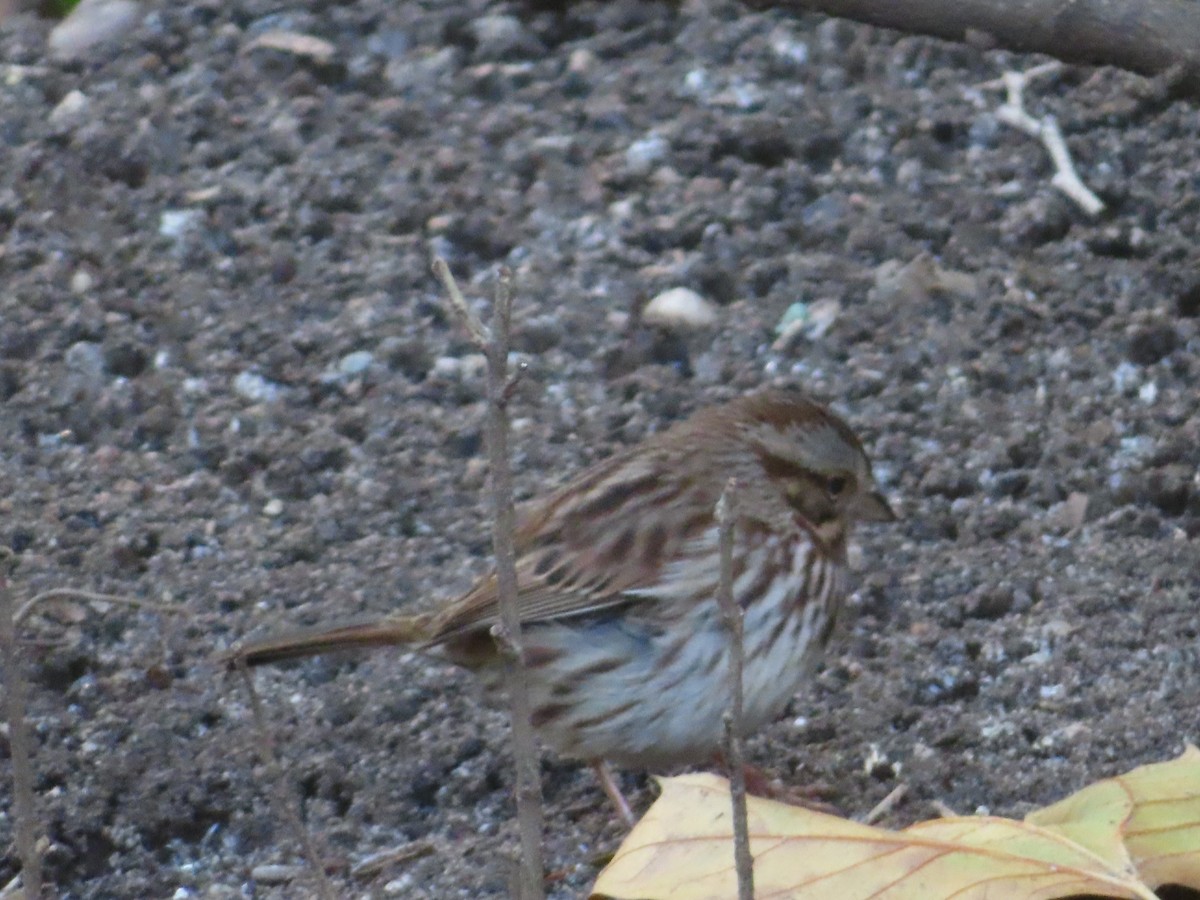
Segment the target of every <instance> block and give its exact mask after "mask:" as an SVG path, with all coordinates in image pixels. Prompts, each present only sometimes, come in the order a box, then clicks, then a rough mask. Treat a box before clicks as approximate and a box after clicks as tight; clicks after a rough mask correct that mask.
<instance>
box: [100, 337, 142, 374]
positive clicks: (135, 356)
mask: <svg viewBox="0 0 1200 900" xmlns="http://www.w3.org/2000/svg"><path fill="white" fill-rule="evenodd" d="M149 362H150V357H149V356H148V355H147V354H146V351H145V350H143V349H142V348H141V347H139V346H138V345H137V344H135V343H133V342H132V341H117V342H116V343H113V344H111V345H109V346H106V347H105V348H104V368H105V369H106V370H107V371H108V372H110V373H111V374H113V375H118V376H120V377H122V378H136V377H137V376H138V375H141V374H142V372H144V371H145V370H146V365H147V364H148V363H149Z"/></svg>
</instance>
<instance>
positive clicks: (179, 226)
mask: <svg viewBox="0 0 1200 900" xmlns="http://www.w3.org/2000/svg"><path fill="white" fill-rule="evenodd" d="M201 215H202V213H201V212H200V210H198V209H164V210H163V211H162V215H161V216H159V219H158V233H159V234H160V235H162V236H163V237H166V238H172V239H174V240H178V239H179V238H181V237H183V236H184V235H185V234H187V233H188V232H189V231H191V230H192V229H193V228H195V227H196V226H197V225H198V224H199V223H200V217H201Z"/></svg>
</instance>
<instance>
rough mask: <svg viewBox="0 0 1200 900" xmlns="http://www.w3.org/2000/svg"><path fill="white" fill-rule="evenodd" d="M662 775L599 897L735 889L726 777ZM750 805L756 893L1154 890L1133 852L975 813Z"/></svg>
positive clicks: (883, 896)
mask: <svg viewBox="0 0 1200 900" xmlns="http://www.w3.org/2000/svg"><path fill="white" fill-rule="evenodd" d="M661 783H662V787H663V794H662V796H661V797H660V798H659V799H658V800H657V801H656V802H655V804H654V805H653V806H652V807H651V808H650V810H649V812H647V814H646V816H645V817H644V818H643V819H642V821H641V822H639V823H638V824H637V826H635V828H634V830H633V831H632V832H631V833H630V834H629V836H628V837H627V838H626V840H625V842H624V843H623V844H622V845H621V848H620V849H619V850H618V851H617V854H616V856H615V857H614V858H613V861H612V863H610V864H609V865H608V867H606V868H605V869H604V871H603V872H601V873H600V877H599V878H598V879H597V881H596V885H595V888H594V894H593V896H594V897H596V898H600V897H611V898H631V900H632V898H646V900H652V898H659V897H664V898H665V897H670V898H672V900H702V898H728V897H733V896H736V895H737V884H736V873H735V871H734V864H733V842H732V828H731V825H730V801H729V791H728V782H726V781H725V780H724V779H722V778H719V777H717V776H715V775H706V774H700V775H685V776H682V777H679V778H669V779H663V780H662V782H661ZM747 805H748V814H749V824H750V848H751V854H752V855H753V857H754V881H755V891H756V894H758V895H759V896H763V897H768V896H769V897H772V898H784V897H791V898H828V897H837V898H840V900H854V898H872V900H906V898H912V900H937V898H951V897H953V898H955V900H971V898H979V900H982V898H987V900H1005V898H1009V900H1029V898H1046V900H1049V898H1054V897H1066V896H1069V895H1075V894H1093V895H1097V896H1103V897H1129V898H1143V900H1151V898H1153V897H1154V894H1153V893H1151V892H1150V891H1149V889H1147V888H1146V887H1145V886H1144V885H1143V884H1141V883H1140V882H1139V881H1137V879H1136V877H1134V876H1133V872H1132V868H1131V866H1130V865H1129V859H1128V857H1126V856H1124V855H1122V854H1120V853H1112V852H1108V853H1107V854H1106V853H1104V852H1097V850H1095V849H1092V848H1089V847H1085V846H1082V845H1080V844H1078V843H1075V842H1074V841H1072V840H1070V839H1069V838H1068V837H1066V836H1065V835H1064V834H1061V833H1058V832H1055V831H1052V830H1050V829H1046V828H1041V827H1039V826H1037V825H1035V824H1032V823H1029V822H1018V821H1015V820H1012V819H1001V818H996V817H983V816H972V817H962V818H953V819H938V820H934V821H932V822H924V823H920V824H918V825H915V826H913V827H912V828H909V829H906V830H904V831H888V830H885V829H881V828H873V827H871V826H867V825H862V824H860V823H858V822H853V821H850V820H848V819H842V818H838V817H837V816H829V815H824V814H822V813H817V812H813V811H811V810H807V809H802V808H798V807H791V806H787V805H786V804H782V803H777V802H774V801H770V800H762V799H759V798H756V797H752V798H749V801H748V804H747Z"/></svg>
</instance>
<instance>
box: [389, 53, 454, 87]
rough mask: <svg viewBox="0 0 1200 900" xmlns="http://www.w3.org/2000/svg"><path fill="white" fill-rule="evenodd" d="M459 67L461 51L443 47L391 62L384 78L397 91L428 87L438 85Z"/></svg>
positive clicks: (408, 55) (407, 55)
mask: <svg viewBox="0 0 1200 900" xmlns="http://www.w3.org/2000/svg"><path fill="white" fill-rule="evenodd" d="M458 67H459V51H458V50H456V49H455V48H454V47H443V48H442V49H441V50H438V51H437V52H435V53H429V54H426V55H424V56H418V55H415V54H405V55H404V56H402V57H399V58H397V59H393V60H389V61H388V64H387V66H386V67H385V68H384V70H383V77H384V78H385V79H386V80H387V82H388V84H389V85H390V86H391V88H392V89H393V90H395V91H404V90H407V89H409V88H421V87H427V86H429V85H431V84H436V83H437V82H438V81H440V80H441V79H442V78H444V77H445V76H447V75H449V74H450V73H451V72H453V71H455V70H456V69H457V68H458Z"/></svg>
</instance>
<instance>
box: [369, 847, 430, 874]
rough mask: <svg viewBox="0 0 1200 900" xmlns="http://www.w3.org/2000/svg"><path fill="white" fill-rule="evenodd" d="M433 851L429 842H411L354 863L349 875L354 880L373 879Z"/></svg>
mask: <svg viewBox="0 0 1200 900" xmlns="http://www.w3.org/2000/svg"><path fill="white" fill-rule="evenodd" d="M433 849H434V848H433V844H431V843H430V842H429V841H412V842H411V843H408V844H404V845H403V846H400V847H393V848H392V849H391V850H382V851H380V852H379V853H372V854H371V855H370V856H368V857H366V858H365V859H362V860H360V861H359V862H357V863H355V865H354V867H353V868H351V869H350V874H351V875H353V876H354V877H355V878H374V877H375V876H376V875H378V874H379V873H380V872H382V871H383V870H384V869H387V868H389V867H391V866H398V865H400V864H401V863H406V862H409V861H411V860H414V859H420V858H421V857H422V856H428V855H429V854H431V853H432V852H433Z"/></svg>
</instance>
